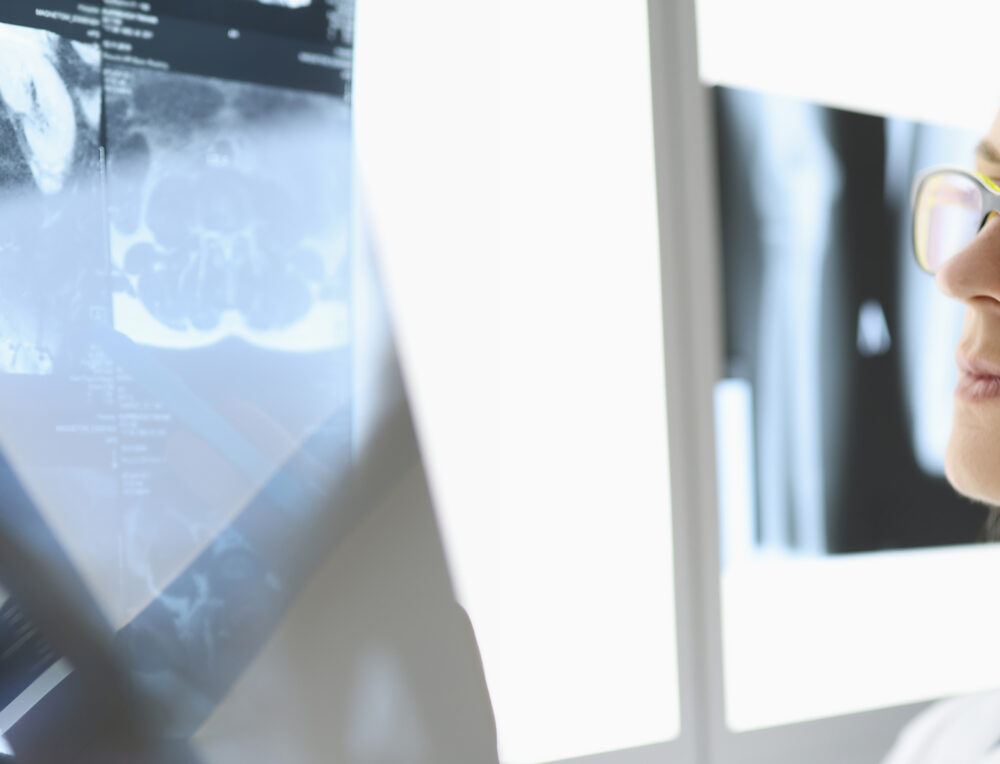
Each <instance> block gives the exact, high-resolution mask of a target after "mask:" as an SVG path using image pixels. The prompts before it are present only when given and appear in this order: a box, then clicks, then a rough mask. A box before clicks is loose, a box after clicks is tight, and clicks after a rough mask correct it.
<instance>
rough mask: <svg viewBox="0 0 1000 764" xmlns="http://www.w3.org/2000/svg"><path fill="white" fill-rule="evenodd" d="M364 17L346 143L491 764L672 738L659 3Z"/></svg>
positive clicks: (468, 7) (397, 8) (385, 11)
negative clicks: (474, 664) (492, 726)
mask: <svg viewBox="0 0 1000 764" xmlns="http://www.w3.org/2000/svg"><path fill="white" fill-rule="evenodd" d="M612 10H613V12H609V7H608V5H607V4H606V3H600V2H593V1H590V2H582V3H581V2H569V1H568V0H560V1H555V0H542V1H539V0H516V1H515V2H514V3H506V4H503V5H502V6H501V5H495V4H494V5H490V4H481V3H469V2H467V1H466V0H432V1H431V2H425V3H420V4H419V5H418V4H413V3H398V2H390V1H389V0H381V1H379V0H373V1H372V2H370V3H365V4H363V5H362V6H361V7H360V8H359V18H358V38H357V39H358V45H357V69H356V80H355V89H354V94H355V109H356V111H355V117H356V122H355V128H356V142H357V147H358V152H359V160H358V161H359V168H360V173H361V183H362V185H363V186H364V188H365V192H366V194H367V205H368V215H369V218H370V220H371V222H372V231H373V238H374V242H375V246H376V250H377V252H378V254H379V256H380V258H381V264H382V267H383V276H384V280H385V283H386V286H387V293H388V297H389V306H390V311H391V312H392V314H393V318H394V328H395V330H396V333H397V341H398V344H399V347H400V356H401V359H402V364H403V370H404V375H405V378H406V383H407V390H408V392H409V395H410V400H411V403H412V405H413V408H414V411H415V417H416V421H417V427H418V432H419V436H420V439H421V446H422V449H423V454H424V458H425V462H426V465H427V468H428V472H429V476H430V481H431V486H432V490H433V493H434V497H435V502H436V507H437V510H438V514H439V518H440V522H441V527H442V533H443V536H444V541H445V545H446V549H447V552H448V555H449V559H450V564H451V569H452V572H453V578H454V582H455V587H456V592H457V595H458V597H459V600H460V601H461V603H462V604H463V605H464V606H465V607H466V609H467V610H468V612H469V615H470V617H471V620H472V622H473V625H474V627H475V630H476V634H477V638H478V641H479V647H480V650H481V652H482V657H483V663H484V668H485V673H486V680H487V684H488V687H489V690H490V695H491V698H492V702H493V706H494V711H495V714H496V720H497V727H498V734H499V744H500V752H501V758H502V760H503V761H504V762H509V763H511V764H522V763H523V764H530V763H533V762H543V761H553V760H558V759H564V758H569V757H574V756H583V755H587V754H592V753H597V752H602V751H610V750H618V749H625V748H631V747H636V746H640V745H645V744H649V743H655V742H662V741H667V740H670V739H672V738H674V737H675V736H676V735H677V734H678V732H679V724H680V722H679V711H678V696H677V661H676V649H675V646H676V638H675V633H674V617H675V616H674V606H673V577H672V556H671V549H672V546H671V545H672V541H671V519H670V501H669V497H670V493H669V488H670V486H669V474H668V462H667V440H666V410H665V394H664V371H663V364H664V359H663V350H662V336H661V335H662V331H661V326H662V313H661V303H660V272H659V246H658V232H657V208H656V195H655V186H654V172H653V169H654V162H653V140H652V117H651V103H650V101H651V92H650V72H649V50H648V27H647V4H646V2H645V1H644V0H627V1H623V2H619V3H616V4H615V6H614V8H613V9H612Z"/></svg>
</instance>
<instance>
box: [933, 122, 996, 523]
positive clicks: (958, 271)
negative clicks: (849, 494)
mask: <svg viewBox="0 0 1000 764" xmlns="http://www.w3.org/2000/svg"><path fill="white" fill-rule="evenodd" d="M976 168H977V169H978V170H979V171H980V172H981V173H983V174H984V175H987V176H989V177H991V178H994V179H1000V115H998V116H997V119H996V120H994V122H993V126H992V128H990V131H989V133H988V134H987V135H986V137H985V138H984V139H983V142H982V143H981V144H980V146H979V149H978V150H977V152H976ZM936 280H937V285H938V288H939V289H940V290H941V291H942V292H944V294H946V295H947V296H948V297H952V298H954V299H956V300H959V301H961V302H962V303H963V304H964V305H965V320H964V322H963V326H962V338H961V340H960V341H959V343H958V350H957V352H956V355H955V359H956V362H957V364H958V373H959V381H958V385H957V387H956V389H955V417H954V424H953V425H952V431H951V439H950V440H949V441H948V450H947V452H946V455H945V473H946V474H947V476H948V480H949V481H950V482H951V484H952V485H953V486H954V487H955V488H956V489H957V490H958V491H959V492H960V493H963V494H965V495H966V496H969V497H970V498H973V499H977V500H980V501H984V502H988V503H990V504H1000V216H994V217H992V218H990V220H989V221H987V223H986V225H985V226H983V229H982V230H981V231H980V232H979V235H978V236H976V238H975V239H973V240H972V242H971V243H970V244H969V245H968V246H967V247H966V248H965V249H963V250H962V251H961V252H959V253H958V254H956V255H954V256H953V257H952V258H951V259H950V260H948V261H947V262H946V263H945V264H944V266H943V267H942V268H941V270H939V271H938V273H937V276H936Z"/></svg>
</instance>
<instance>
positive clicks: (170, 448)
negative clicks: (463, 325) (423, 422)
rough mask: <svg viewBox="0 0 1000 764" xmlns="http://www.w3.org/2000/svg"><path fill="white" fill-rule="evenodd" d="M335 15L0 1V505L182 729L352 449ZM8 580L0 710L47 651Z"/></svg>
mask: <svg viewBox="0 0 1000 764" xmlns="http://www.w3.org/2000/svg"><path fill="white" fill-rule="evenodd" d="M352 24H353V4H352V3H349V2H339V1H338V2H333V0H266V1H265V0H215V1H214V2H205V1H204V0H199V2H183V1H182V0H178V1H177V2H167V1H166V0H162V1H161V2H157V1H156V0H150V1H148V2H133V1H132V0H106V1H105V2H104V3H103V4H93V5H84V4H78V3H75V2H64V1H63V0H51V2H44V0H42V1H41V2H39V0H32V1H31V2H21V0H16V1H15V2H8V3H4V6H3V8H2V9H0V274H2V275H0V452H2V455H3V457H4V459H5V460H6V462H7V463H9V465H10V468H11V471H10V473H9V474H10V476H11V479H12V480H14V481H16V482H17V483H19V484H20V485H21V486H23V488H24V490H25V492H26V493H25V496H26V497H27V498H28V501H24V502H14V503H13V505H9V506H0V520H2V523H3V526H4V527H6V528H11V529H14V530H12V531H11V534H12V537H14V538H15V539H20V542H23V543H24V544H28V545H29V546H30V545H34V547H33V548H34V549H36V550H41V551H40V559H43V560H44V559H45V558H46V555H50V556H55V557H58V558H59V559H61V560H64V562H65V569H66V570H71V571H72V572H73V575H74V576H77V577H78V579H79V582H80V583H81V585H82V586H84V587H85V589H86V590H87V591H88V592H89V593H90V594H91V595H92V596H93V604H94V609H95V611H96V613H97V615H98V616H99V617H100V618H101V619H102V621H103V623H105V624H106V625H107V627H108V629H109V632H110V633H115V634H116V635H117V636H116V650H117V652H118V654H119V655H120V656H122V657H123V659H124V665H125V666H126V667H127V670H128V671H129V672H130V674H131V677H132V679H134V680H135V681H136V683H137V685H138V686H139V687H141V688H142V689H144V690H146V691H148V692H149V693H150V694H151V695H153V696H155V697H156V698H158V699H160V700H162V701H164V702H166V703H167V704H168V705H170V706H171V707H173V708H177V709H184V712H183V713H178V714H176V715H175V718H172V719H171V721H170V725H172V730H171V731H172V732H174V733H177V734H180V735H186V734H190V733H191V732H193V731H194V730H196V729H197V727H198V726H199V724H200V723H201V721H202V720H203V719H204V718H205V716H206V715H207V714H208V713H209V712H210V711H211V709H212V708H213V707H214V705H215V704H216V703H217V702H218V700H219V699H220V698H221V697H222V695H223V694H224V692H225V691H226V689H227V688H228V687H229V686H230V685H231V684H232V682H233V681H234V680H235V678H236V677H238V676H239V673H240V670H241V668H242V667H243V666H245V665H246V662H247V661H248V660H249V659H250V657H251V656H252V655H253V653H254V651H255V650H256V648H257V647H258V646H259V644H260V642H261V641H262V640H263V638H264V637H265V636H266V634H267V633H268V626H269V624H273V623H274V622H275V621H276V619H277V617H278V615H279V614H280V612H281V610H282V608H283V607H284V605H285V604H287V602H288V601H289V599H290V598H291V596H292V595H293V594H294V592H295V589H296V584H297V582H299V581H301V580H302V578H303V577H304V576H305V575H306V571H307V570H308V567H309V564H310V560H313V561H315V559H316V558H317V555H319V554H320V552H321V550H322V543H321V542H320V541H319V539H327V538H329V533H317V532H316V528H317V525H319V526H321V527H322V528H324V529H325V530H326V531H329V530H330V528H331V527H332V525H331V523H333V521H332V520H331V519H330V518H331V516H336V514H337V513H336V511H335V509H331V502H335V498H336V497H335V496H334V497H331V492H332V493H334V494H335V493H336V492H337V490H338V487H339V486H340V485H341V483H342V480H341V478H342V476H343V475H344V474H346V472H347V470H346V465H347V464H348V463H349V461H350V449H351V429H352V417H351V392H352V390H351V388H352V384H351V380H352V352H353V343H352V322H351V311H352V295H351V272H352V265H351V263H352V255H351V214H352V212H351V211H352V187H351V183H352V180H351V150H352V149H351V107H350V81H351V76H350V75H351V45H352ZM5 474H7V473H5ZM0 493H3V491H0ZM25 514H30V515H32V517H33V518H34V519H33V520H32V521H31V522H36V521H37V527H39V528H42V529H43V531H41V532H39V533H36V534H35V535H33V536H31V537H30V538H29V537H28V536H26V535H25V534H23V533H22V534H21V535H20V536H19V531H18V530H17V529H18V528H24V527H28V526H29V525H31V523H30V522H29V523H28V525H26V524H25V522H26V521H25V520H24V515H25ZM32 527H34V526H32ZM22 537H23V538H22ZM43 537H44V538H43ZM40 539H42V540H40ZM289 548H294V549H297V550H298V552H299V554H298V555H297V556H296V559H290V556H289V555H286V554H283V552H284V551H286V550H288V549H289ZM12 588H13V589H16V586H14V587H12ZM21 604H26V603H21ZM21 604H19V603H18V597H17V593H16V592H15V596H14V597H11V598H7V597H6V595H4V598H3V600H2V601H0V735H2V734H4V732H5V731H7V730H10V729H11V727H12V726H14V725H16V722H17V721H18V720H19V719H20V718H21V716H23V714H24V713H26V712H27V710H28V708H26V707H25V706H27V707H31V706H33V705H34V703H35V702H36V701H37V700H38V699H39V698H40V697H43V696H44V695H45V694H46V690H47V688H48V687H49V685H51V686H56V684H58V682H59V679H61V677H63V676H66V675H67V674H68V673H69V670H70V667H69V665H68V664H66V663H64V662H61V661H60V660H59V659H60V656H59V655H58V653H57V652H56V651H54V650H52V649H49V647H48V646H47V643H46V640H45V639H44V638H43V636H42V634H39V633H38V632H37V630H36V629H35V628H34V627H33V626H32V625H31V623H30V619H27V618H26V617H25V615H24V610H23V609H22V607H21ZM42 631H43V632H44V629H42ZM32 688H34V690H32ZM18 699H20V702H18ZM26 699H30V702H27V703H26ZM15 748H16V745H15Z"/></svg>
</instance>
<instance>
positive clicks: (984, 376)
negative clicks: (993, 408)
mask: <svg viewBox="0 0 1000 764" xmlns="http://www.w3.org/2000/svg"><path fill="white" fill-rule="evenodd" d="M955 360H956V361H957V363H958V385H957V386H956V387H955V395H956V396H957V397H959V398H964V399H965V400H970V401H985V400H990V399H993V398H1000V364H995V363H991V362H989V361H986V360H984V359H982V358H966V357H965V356H961V355H960V356H958V357H957V358H956V359H955Z"/></svg>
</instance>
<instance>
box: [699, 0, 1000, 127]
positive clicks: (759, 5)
mask: <svg viewBox="0 0 1000 764" xmlns="http://www.w3.org/2000/svg"><path fill="white" fill-rule="evenodd" d="M697 7H698V43H699V61H700V68H701V75H702V78H703V79H704V80H705V81H707V82H709V83H713V84H722V85H730V86H733V87H740V88H748V89H751V90H761V91H766V92H771V93H778V94H782V95H788V96H794V97H797V98H804V99H808V100H812V101H816V102H819V103H824V104H828V105H832V106H840V107H843V108H849V109H853V110H855V111H862V112H870V113H875V114H891V115H894V116H900V117H905V118H908V119H915V120H918V121H922V122H932V123H940V124H948V125H956V126H959V127H965V128H969V129H973V130H981V131H985V130H986V128H987V127H989V125H990V122H991V121H992V118H993V115H994V113H995V112H996V110H997V106H998V105H1000V79H998V78H997V76H996V39H995V38H996V29H997V28H998V26H1000V4H997V3H995V2H993V1H992V0H955V1H954V2H950V3H948V4H947V6H945V5H942V3H940V2H937V1H935V0H840V2H835V3H815V2H801V0H753V2H748V0H697Z"/></svg>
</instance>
